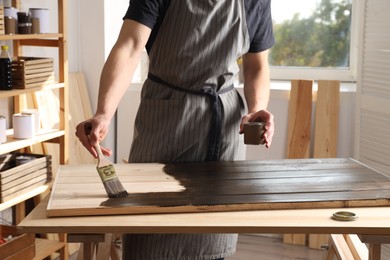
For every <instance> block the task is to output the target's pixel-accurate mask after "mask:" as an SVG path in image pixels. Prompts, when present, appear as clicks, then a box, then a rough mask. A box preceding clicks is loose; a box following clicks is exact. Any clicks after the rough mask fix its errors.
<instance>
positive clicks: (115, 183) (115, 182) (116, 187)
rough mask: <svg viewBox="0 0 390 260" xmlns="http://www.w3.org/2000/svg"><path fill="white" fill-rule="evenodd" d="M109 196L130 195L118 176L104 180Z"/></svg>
mask: <svg viewBox="0 0 390 260" xmlns="http://www.w3.org/2000/svg"><path fill="white" fill-rule="evenodd" d="M103 184H104V188H105V189H106V192H107V195H108V197H109V198H121V197H126V196H127V195H129V194H128V193H127V191H126V190H125V188H124V187H123V185H122V183H121V182H120V181H119V179H118V178H114V179H112V180H108V181H105V182H103Z"/></svg>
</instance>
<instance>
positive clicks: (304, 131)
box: [287, 80, 313, 159]
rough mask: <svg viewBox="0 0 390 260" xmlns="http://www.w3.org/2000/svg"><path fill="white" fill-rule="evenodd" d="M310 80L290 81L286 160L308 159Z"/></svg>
mask: <svg viewBox="0 0 390 260" xmlns="http://www.w3.org/2000/svg"><path fill="white" fill-rule="evenodd" d="M312 86H313V81H311V80H292V81H291V92H290V101H289V108H288V140H287V145H288V146H287V158H289V159H294V158H309V152H310V131H311V111H312Z"/></svg>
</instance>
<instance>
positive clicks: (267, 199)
mask: <svg viewBox="0 0 390 260" xmlns="http://www.w3.org/2000/svg"><path fill="white" fill-rule="evenodd" d="M314 161H315V160H314ZM330 161H331V160H330V159H329V160H327V162H330ZM337 161H339V160H338V159H336V162H337ZM303 162H307V161H306V160H303ZM350 162H354V161H352V160H350V161H349V162H348V163H350ZM245 163H246V162H245V161H242V162H241V163H238V164H236V162H235V163H231V162H219V163H214V162H212V163H207V162H199V163H197V164H186V163H177V164H174V163H172V164H116V165H115V169H116V171H117V173H118V176H119V178H120V180H121V182H122V184H123V185H124V187H125V188H126V190H127V191H128V192H129V193H130V196H128V197H126V198H122V199H108V198H107V195H106V193H105V190H104V187H103V185H102V183H101V181H100V179H99V176H98V174H97V173H96V169H95V165H84V166H77V165H73V166H72V165H67V166H61V168H60V171H59V172H58V176H57V178H56V180H55V183H54V185H53V192H52V194H51V198H50V202H49V206H48V215H49V216H72V215H110V214H114V215H115V214H139V213H162V212H164V213H172V212H198V211H235V210H253V209H292V208H295V209H296V208H322V207H327V208H329V207H357V206H365V207H366V206H384V205H390V200H389V198H390V179H389V178H388V177H386V176H384V175H382V174H380V173H377V172H375V171H374V170H372V169H369V168H367V169H366V170H367V171H366V172H365V174H361V175H357V176H354V171H355V170H356V169H358V170H361V169H360V168H359V167H363V166H362V165H361V164H359V163H357V162H355V166H356V165H357V166H359V167H357V168H356V167H352V168H351V169H350V171H349V173H348V170H344V173H343V174H344V177H342V178H339V176H337V174H336V175H335V176H325V177H321V178H317V177H307V178H306V177H302V176H301V175H300V172H299V171H296V170H295V171H294V170H292V172H297V173H298V174H297V176H295V177H294V176H291V177H288V178H279V177H278V174H279V173H278V172H277V171H272V174H273V176H274V177H271V175H270V173H269V172H264V171H259V172H258V177H257V178H256V177H255V176H252V178H249V179H248V178H240V177H238V178H231V179H229V178H225V177H224V175H225V168H228V169H230V170H231V168H232V167H234V165H235V164H236V165H239V166H241V167H242V165H245ZM283 163H284V165H288V160H287V161H286V160H283ZM294 163H295V164H296V163H297V161H296V160H294ZM252 164H253V163H252ZM259 164H260V165H261V163H259ZM328 164H330V163H328ZM186 165H187V166H188V165H191V167H184V166H186ZM280 165H281V168H282V171H281V172H282V174H285V171H284V170H283V164H282V163H281V164H280ZM314 165H316V164H314ZM176 166H177V168H176ZM197 166H198V167H199V168H200V169H207V171H206V172H207V174H200V178H199V179H198V178H197V173H198V172H202V171H198V170H197ZM286 168H287V169H291V167H288V166H286ZM330 168H332V167H330ZM143 171H145V172H149V173H151V172H154V174H155V175H154V176H152V177H153V180H152V181H151V180H149V178H150V177H151V175H150V174H145V176H144V178H145V179H142V178H141V175H142V172H143ZM308 171H309V170H308ZM315 172H316V170H313V175H315ZM362 172H364V171H362ZM133 173H134V174H135V175H136V176H135V178H133ZM263 174H265V175H266V176H267V178H262V175H263ZM348 174H349V176H348ZM235 175H237V176H239V175H240V172H236V173H235ZM78 176H82V177H81V178H79V177H78ZM359 176H360V177H359ZM367 176H368V177H367Z"/></svg>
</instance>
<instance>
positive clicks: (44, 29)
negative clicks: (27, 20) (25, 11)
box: [29, 8, 50, 33]
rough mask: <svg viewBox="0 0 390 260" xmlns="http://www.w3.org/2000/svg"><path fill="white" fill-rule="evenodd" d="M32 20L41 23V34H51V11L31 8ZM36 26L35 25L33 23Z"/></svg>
mask: <svg viewBox="0 0 390 260" xmlns="http://www.w3.org/2000/svg"><path fill="white" fill-rule="evenodd" d="M29 11H30V13H31V18H35V19H38V21H39V27H38V28H39V32H38V33H49V31H50V30H49V27H50V17H49V9H47V8H30V9H29ZM33 24H34V23H33Z"/></svg>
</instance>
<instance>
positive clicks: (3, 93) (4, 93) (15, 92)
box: [0, 83, 65, 98]
mask: <svg viewBox="0 0 390 260" xmlns="http://www.w3.org/2000/svg"><path fill="white" fill-rule="evenodd" d="M64 86H65V84H64V83H54V84H50V85H45V86H41V87H34V88H26V89H12V90H0V98H7V97H14V96H19V95H23V94H29V93H34V92H36V91H41V90H48V89H58V88H63V87H64Z"/></svg>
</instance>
